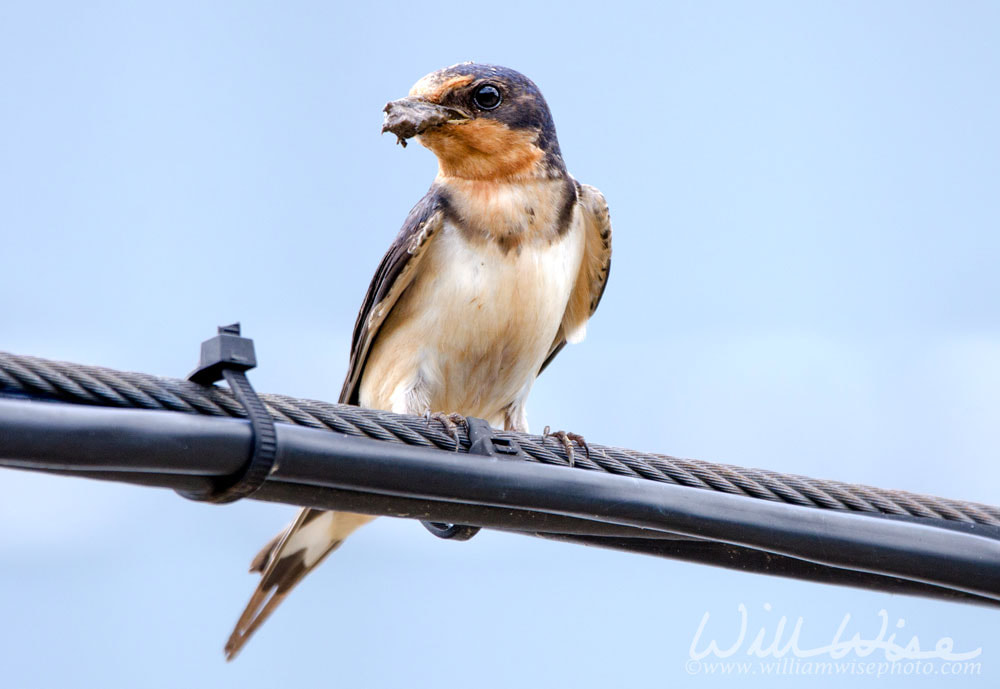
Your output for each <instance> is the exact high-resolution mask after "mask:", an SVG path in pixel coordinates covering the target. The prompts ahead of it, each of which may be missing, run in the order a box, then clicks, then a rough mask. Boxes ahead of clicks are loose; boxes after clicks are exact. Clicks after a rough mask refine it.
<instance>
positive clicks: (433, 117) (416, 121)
mask: <svg viewBox="0 0 1000 689" xmlns="http://www.w3.org/2000/svg"><path fill="white" fill-rule="evenodd" d="M383 112H384V113H385V122H384V123H383V124H382V133H383V134H385V133H386V132H392V133H393V134H395V135H396V143H399V144H402V145H403V147H404V148H405V147H406V140H407V139H409V138H412V137H414V136H417V135H418V134H422V133H423V132H425V131H427V130H428V129H430V128H431V127H436V126H438V125H441V124H445V123H446V122H461V121H463V120H468V119H469V116H468V115H467V114H465V113H464V112H462V111H461V110H457V109H455V108H447V107H445V106H443V105H437V104H435V103H431V102H429V101H426V100H423V99H421V98H414V97H412V96H410V97H408V98H400V99H399V100H394V101H392V102H391V103H386V104H385V109H384V110H383Z"/></svg>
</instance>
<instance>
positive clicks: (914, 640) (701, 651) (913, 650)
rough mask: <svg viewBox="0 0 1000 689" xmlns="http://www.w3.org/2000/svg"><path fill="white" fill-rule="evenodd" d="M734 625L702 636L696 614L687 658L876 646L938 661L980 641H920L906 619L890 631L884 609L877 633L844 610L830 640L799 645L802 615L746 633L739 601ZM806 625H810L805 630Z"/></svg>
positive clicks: (824, 652) (842, 653) (841, 652)
mask: <svg viewBox="0 0 1000 689" xmlns="http://www.w3.org/2000/svg"><path fill="white" fill-rule="evenodd" d="M764 610H766V611H768V612H770V610H771V604H770V603H766V604H765V605H764ZM737 616H738V625H739V628H738V630H737V631H736V633H735V635H732V634H730V635H728V638H726V640H724V641H721V642H720V640H719V639H717V638H706V636H707V635H706V634H705V628H706V626H707V625H708V621H709V617H710V615H709V613H708V612H706V613H705V614H704V615H702V618H701V623H700V624H699V625H698V629H697V630H696V631H695V633H694V638H693V639H691V647H690V649H689V651H688V653H689V657H690V658H691V660H702V659H704V658H706V657H708V656H710V655H711V656H714V657H716V658H730V657H732V656H734V655H735V654H737V653H739V652H740V651H744V652H745V655H748V656H755V657H757V658H784V657H786V656H788V657H793V658H814V657H816V656H829V657H830V658H832V659H834V660H837V659H841V658H844V657H846V656H847V655H849V654H851V653H853V654H854V655H855V656H857V657H858V658H867V657H868V656H870V655H872V654H873V653H876V652H881V653H882V654H883V655H884V658H885V660H887V661H889V662H895V661H904V660H929V659H937V660H943V661H958V660H969V659H971V658H976V657H978V656H979V655H980V654H981V653H982V651H983V649H982V647H979V648H975V649H971V650H956V649H955V641H954V639H952V638H951V637H950V636H942V637H940V638H938V639H936V640H934V641H933V643H927V642H924V643H922V642H921V641H920V639H919V638H918V637H917V636H916V635H915V634H913V635H909V638H908V639H907V638H906V636H908V635H907V633H905V632H902V629H903V627H904V626H905V625H906V620H904V619H903V618H897V619H896V621H895V623H894V624H893V625H892V627H893V628H894V629H893V630H892V631H891V632H890V624H889V613H888V612H887V611H886V610H885V609H882V610H879V611H878V618H879V619H880V620H881V624H880V629H879V632H878V634H876V635H875V636H873V637H865V636H864V635H863V634H862V633H861V632H860V631H854V632H853V633H852V629H851V626H852V625H851V615H850V613H848V614H845V615H844V617H843V619H842V620H841V621H840V624H839V625H838V626H837V628H836V630H833V633H832V636H831V639H830V643H827V644H824V645H820V646H808V645H805V646H804V645H803V642H802V638H801V637H802V630H803V627H804V625H805V622H804V620H803V618H802V617H798V618H796V620H795V623H794V625H793V626H791V630H790V631H789V620H788V617H787V616H785V615H782V616H781V618H780V619H778V621H777V623H776V624H774V626H773V627H772V628H771V629H772V630H773V631H771V632H769V630H768V627H765V626H761V627H760V628H759V630H758V631H757V632H756V634H754V635H753V637H752V638H751V637H750V636H749V626H750V621H749V617H750V616H749V613H748V612H747V606H746V605H744V604H743V603H740V604H739V606H738V608H737ZM810 631H811V630H810Z"/></svg>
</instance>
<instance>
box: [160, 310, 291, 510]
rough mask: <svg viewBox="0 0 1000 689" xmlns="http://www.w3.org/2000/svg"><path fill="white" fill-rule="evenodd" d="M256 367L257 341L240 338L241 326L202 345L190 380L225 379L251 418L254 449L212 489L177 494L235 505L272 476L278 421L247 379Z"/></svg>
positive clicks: (225, 329) (201, 382)
mask: <svg viewBox="0 0 1000 689" xmlns="http://www.w3.org/2000/svg"><path fill="white" fill-rule="evenodd" d="M256 366H257V355H256V353H255V352H254V346H253V340H251V339H250V338H248V337H241V336H240V324H239V323H233V324H232V325H223V326H219V333H218V335H216V336H215V337H213V338H211V339H208V340H205V341H204V342H202V343H201V361H200V362H199V364H198V368H196V369H195V370H194V371H193V372H192V373H191V375H189V376H188V380H190V381H191V382H193V383H198V384H199V385H204V386H211V385H212V384H214V383H216V382H217V381H220V380H223V379H225V381H226V382H227V383H228V384H229V388H230V389H231V390H232V391H233V396H234V397H236V399H237V400H238V401H239V403H240V404H241V405H243V408H244V409H245V410H246V413H247V418H249V419H250V426H251V428H252V429H253V449H252V450H251V454H250V458H249V459H248V460H247V462H246V464H244V465H243V467H242V468H241V469H240V470H239V471H237V472H236V473H234V474H231V475H229V476H226V477H224V478H222V479H219V480H217V481H215V482H213V485H212V486H210V487H209V488H207V489H205V490H199V491H177V492H178V493H180V494H181V495H183V496H184V497H185V498H189V499H191V500H197V501H201V502H213V503H216V504H224V503H229V502H235V501H236V500H239V499H241V498H245V497H247V496H249V495H252V494H253V493H254V492H256V491H257V489H258V488H260V487H261V486H262V485H264V481H265V480H267V476H268V474H270V473H271V469H272V468H273V467H274V462H275V459H276V458H277V454H278V442H277V435H276V433H275V430H274V419H272V418H271V414H270V413H269V412H268V411H267V408H266V407H265V406H264V403H263V402H261V400H260V398H259V397H258V396H257V393H256V392H255V391H254V389H253V386H252V385H250V381H249V380H248V379H247V376H246V372H247V371H249V370H250V369H252V368H255V367H256Z"/></svg>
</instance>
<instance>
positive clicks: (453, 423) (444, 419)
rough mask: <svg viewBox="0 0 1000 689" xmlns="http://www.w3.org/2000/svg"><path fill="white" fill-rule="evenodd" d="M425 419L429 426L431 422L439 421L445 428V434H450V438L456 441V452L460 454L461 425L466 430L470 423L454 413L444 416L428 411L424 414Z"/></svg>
mask: <svg viewBox="0 0 1000 689" xmlns="http://www.w3.org/2000/svg"><path fill="white" fill-rule="evenodd" d="M424 419H426V420H427V425H428V426H429V425H430V424H431V421H437V422H438V423H439V424H441V425H442V426H444V432H445V433H447V434H448V437H449V438H451V439H452V440H454V441H455V452H458V448H459V441H458V427H459V425H461V426H465V427H466V428H468V427H469V422H468V421H466V420H465V417H464V416H462V415H461V414H456V413H454V412H452V413H451V414H442V413H441V412H438V411H434V412H432V411H431V410H430V409H428V410H427V411H425V412H424Z"/></svg>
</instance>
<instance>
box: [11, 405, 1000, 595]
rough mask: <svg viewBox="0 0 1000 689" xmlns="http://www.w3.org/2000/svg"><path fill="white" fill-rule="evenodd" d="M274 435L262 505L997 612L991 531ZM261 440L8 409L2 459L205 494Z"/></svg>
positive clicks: (100, 415)
mask: <svg viewBox="0 0 1000 689" xmlns="http://www.w3.org/2000/svg"><path fill="white" fill-rule="evenodd" d="M276 431H277V445H278V452H277V463H276V466H275V469H274V470H273V471H272V472H271V474H270V475H269V476H268V477H267V479H266V481H265V483H264V485H263V486H261V488H260V490H259V491H258V492H257V493H255V494H254V496H253V497H254V498H259V499H262V500H279V501H282V502H289V503H293V504H298V505H310V506H317V507H326V508H336V509H349V510H352V511H360V512H366V513H374V514H387V515H397V516H409V517H415V518H420V519H427V520H429V521H435V522H445V523H451V524H454V523H458V524H469V525H474V526H492V527H494V528H497V527H499V528H506V529H508V530H517V531H530V532H532V533H537V534H546V535H547V536H550V537H557V538H564V539H570V540H573V539H575V540H577V542H586V541H587V540H588V539H594V538H596V539H600V540H596V541H595V540H591V541H590V542H591V543H593V544H601V545H611V546H612V547H619V548H627V549H630V550H634V551H637V552H655V553H656V554H660V555H663V556H668V557H682V559H693V560H696V561H704V562H706V563H711V564H720V563H721V561H722V560H724V557H723V554H724V553H726V552H727V550H726V548H730V549H732V548H735V549H736V550H729V551H728V552H730V553H733V552H736V553H740V552H742V553H749V552H751V551H752V552H754V553H758V554H760V553H763V554H765V555H768V557H766V558H763V557H760V556H759V555H758V557H757V558H756V559H755V558H753V557H749V556H748V557H747V558H746V561H745V562H746V564H747V566H748V567H750V568H751V569H752V570H753V571H763V572H770V573H776V574H781V575H784V576H798V577H800V578H811V579H813V580H816V579H817V578H818V577H821V578H822V579H823V580H826V581H830V582H832V583H844V584H852V585H869V584H870V581H872V580H870V579H868V578H867V577H866V576H860V575H859V573H867V574H870V575H872V576H874V577H877V581H878V582H879V587H880V588H881V589H882V590H898V591H900V592H908V593H920V594H921V595H934V596H936V597H941V596H942V595H943V596H945V597H948V596H954V597H955V598H956V599H961V600H967V601H969V602H980V603H982V602H989V604H997V603H998V602H1000V528H998V527H996V526H993V525H984V524H978V523H975V522H967V521H955V520H944V519H929V518H914V517H905V518H898V517H891V516H877V515H874V514H872V513H867V512H849V511H845V510H834V509H819V508H816V507H802V506H796V505H789V504H785V503H780V502H777V501H771V500H760V499H752V498H748V497H746V496H740V495H731V494H728V493H724V492H717V491H706V490H701V489H691V488H686V487H683V486H678V485H674V484H670V483H664V482H658V481H648V480H642V479H637V478H634V477H623V476H613V475H609V474H606V473H599V472H595V471H579V470H573V469H570V468H568V467H558V466H546V465H544V464H539V463H536V462H529V461H519V460H509V459H497V458H490V457H486V456H467V455H462V454H459V453H455V452H449V451H440V450H435V449H431V448H426V447H417V446H409V445H401V444H395V443H386V442H380V441H375V440H371V439H366V438H358V437H351V436H347V435H344V434H339V433H332V432H329V431H320V430H317V429H311V428H304V427H301V426H293V425H290V424H286V423H279V424H276ZM251 444H252V432H251V429H250V427H249V424H248V423H247V422H245V421H239V420H234V419H212V418H209V417H203V416H196V415H192V414H171V413H164V412H151V411H139V410H122V409H107V408H99V407H87V406H82V405H65V404H53V403H43V402H32V401H24V400H20V401H19V400H0V465H4V466H9V467H19V468H27V469H34V470H42V471H55V472H58V473H71V472H72V473H77V474H78V475H85V476H88V477H104V478H109V479H112V480H121V481H128V482H134V483H141V484H143V485H163V486H164V487H168V488H173V489H178V488H182V489H197V488H198V487H199V486H205V485H211V483H212V481H213V480H214V479H215V478H216V477H219V476H226V475H230V474H232V473H233V472H234V471H236V470H238V469H239V467H241V466H242V465H243V463H244V462H245V459H246V457H247V453H248V451H249V450H250V447H251ZM417 506H419V509H415V508H416V507H417ZM526 525H527V526H526ZM570 526H572V532H570ZM608 529H614V532H611V533H609V531H608ZM607 539H617V540H607ZM633 539H635V540H633ZM681 542H685V543H687V544H689V546H685V548H684V549H683V552H680V551H681V549H680V548H679V547H678V544H679V543H681ZM693 542H707V543H713V544H715V545H714V546H697V547H695V546H691V545H690V544H691V543H693ZM671 543H673V544H672V545H671ZM671 549H672V550H671ZM699 549H700V551H701V552H700V554H699ZM671 553H673V554H671ZM765 561H771V562H774V563H776V564H774V565H773V566H770V567H767V566H765V564H764V563H765ZM795 563H803V564H795ZM845 571H846V573H845ZM898 581H904V582H906V583H905V585H900V584H898ZM894 582H896V583H895V584H894Z"/></svg>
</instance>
